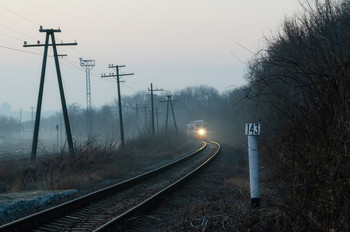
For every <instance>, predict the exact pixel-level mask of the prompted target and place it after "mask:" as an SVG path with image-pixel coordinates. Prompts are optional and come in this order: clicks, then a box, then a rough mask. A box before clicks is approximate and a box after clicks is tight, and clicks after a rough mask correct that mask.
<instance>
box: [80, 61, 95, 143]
mask: <svg viewBox="0 0 350 232" xmlns="http://www.w3.org/2000/svg"><path fill="white" fill-rule="evenodd" d="M80 66H81V67H84V68H85V72H86V119H87V128H88V130H87V131H88V139H90V138H91V134H92V115H91V87H90V71H91V69H92V68H93V67H94V66H95V60H83V58H80Z"/></svg>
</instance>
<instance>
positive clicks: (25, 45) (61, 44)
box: [23, 41, 78, 47]
mask: <svg viewBox="0 0 350 232" xmlns="http://www.w3.org/2000/svg"><path fill="white" fill-rule="evenodd" d="M38 42H39V43H38V44H27V43H26V41H24V44H23V47H45V46H76V45H78V43H76V42H74V43H58V44H55V45H53V44H40V41H38Z"/></svg>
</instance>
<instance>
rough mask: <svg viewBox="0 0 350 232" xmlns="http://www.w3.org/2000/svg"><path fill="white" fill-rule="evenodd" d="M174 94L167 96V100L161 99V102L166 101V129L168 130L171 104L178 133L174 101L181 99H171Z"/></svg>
mask: <svg viewBox="0 0 350 232" xmlns="http://www.w3.org/2000/svg"><path fill="white" fill-rule="evenodd" d="M171 97H172V95H168V96H166V98H167V100H166V101H160V102H166V119H165V130H166V131H168V121H169V120H168V117H169V106H171V111H172V114H173V120H174V126H175V130H176V134H177V126H176V120H175V112H174V107H173V102H178V101H179V100H172V99H171Z"/></svg>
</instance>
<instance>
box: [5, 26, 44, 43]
mask: <svg viewBox="0 0 350 232" xmlns="http://www.w3.org/2000/svg"><path fill="white" fill-rule="evenodd" d="M0 26H2V27H4V28H6V29H7V30H10V31H13V32H15V33H17V34H20V35H22V36H25V37H27V38H30V39H33V40H35V41H38V39H37V38H34V37H32V36H29V35H26V34H24V33H22V32H20V31H17V30H15V29H12V28H11V27H8V26H5V25H3V24H1V23H0Z"/></svg>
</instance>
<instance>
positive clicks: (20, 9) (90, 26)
mask: <svg viewBox="0 0 350 232" xmlns="http://www.w3.org/2000/svg"><path fill="white" fill-rule="evenodd" d="M297 8H298V3H297V1H296V0H240V1H238V0H99V1H92V0H60V1H58V0H57V1H56V0H55V1H54V0H33V1H28V0H1V1H0V81H1V85H0V104H1V103H2V102H8V103H10V104H11V105H12V109H13V110H18V109H19V108H22V109H23V110H25V111H29V110H30V108H31V107H32V106H34V107H36V102H37V95H38V88H39V79H40V72H41V65H42V53H43V48H23V46H22V45H23V41H28V43H36V40H40V41H41V42H42V43H43V42H44V39H45V34H44V33H39V25H42V26H43V27H44V28H58V27H60V28H61V30H62V33H57V34H56V36H57V39H56V40H57V42H61V41H63V42H74V41H75V40H76V41H77V43H78V46H75V47H59V48H58V52H59V53H60V54H67V55H68V56H67V57H66V58H61V59H60V64H61V71H62V77H63V82H64V87H65V93H66V100H67V104H72V103H78V104H79V105H80V106H82V107H85V106H86V97H85V72H84V70H82V69H81V68H80V67H79V57H83V58H84V59H95V60H96V66H95V68H94V69H93V70H92V77H91V91H92V104H93V106H101V105H103V104H108V103H110V102H111V101H112V100H113V99H114V98H116V96H117V88H116V84H115V81H114V80H112V79H105V80H103V79H101V78H100V76H101V74H102V73H111V72H113V70H111V69H108V64H124V65H126V67H125V68H123V69H122V70H121V72H125V73H128V72H134V73H135V76H127V77H125V78H123V80H125V83H123V84H122V85H121V89H122V90H121V91H122V94H123V95H130V94H133V93H135V92H136V91H139V90H147V88H148V87H149V85H150V83H151V82H152V83H153V86H154V87H155V88H163V89H165V90H171V91H173V90H177V89H183V88H185V87H187V86H195V85H202V84H204V85H208V86H212V87H214V88H216V89H218V90H219V91H220V92H222V91H225V90H228V89H229V88H228V87H229V86H240V85H243V84H245V80H244V78H243V75H244V73H245V68H246V64H245V63H246V62H247V61H248V60H249V59H250V58H251V57H252V54H251V53H250V52H248V51H247V50H246V49H244V48H242V47H241V46H239V45H238V44H241V45H243V46H244V47H246V48H248V49H249V50H251V51H253V52H256V51H257V50H259V49H260V48H263V46H264V44H263V39H262V37H263V36H264V35H270V34H271V32H274V31H276V30H277V29H278V27H279V25H280V24H281V23H282V21H283V19H284V18H285V16H292V15H293V14H295V13H296V11H297ZM4 46H5V47H9V48H15V49H20V50H25V51H28V52H33V53H36V54H31V53H24V52H20V51H14V50H9V49H5V48H3V47H4ZM49 54H52V51H51V50H49ZM233 54H234V55H233ZM237 57H239V59H237ZM58 109H61V106H60V101H59V95H58V87H57V78H56V72H55V66H54V62H53V58H52V57H49V59H48V66H47V75H46V84H45V89H44V102H43V110H44V111H45V110H58ZM0 113H1V112H0Z"/></svg>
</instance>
